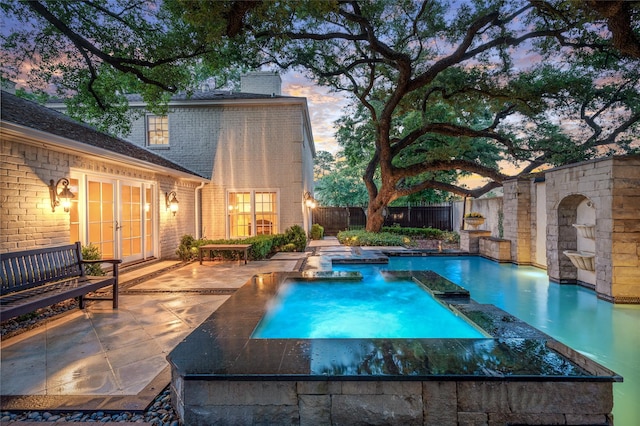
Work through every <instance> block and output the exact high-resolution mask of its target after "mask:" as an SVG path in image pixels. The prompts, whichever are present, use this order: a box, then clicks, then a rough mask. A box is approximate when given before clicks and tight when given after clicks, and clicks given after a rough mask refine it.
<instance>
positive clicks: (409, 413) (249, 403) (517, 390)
mask: <svg viewBox="0 0 640 426" xmlns="http://www.w3.org/2000/svg"><path fill="white" fill-rule="evenodd" d="M173 383H174V384H176V383H180V385H179V387H181V389H180V391H181V392H178V394H177V395H174V396H175V397H177V400H178V404H177V406H178V409H179V411H180V412H181V413H180V414H181V417H182V419H183V420H184V423H185V424H194V425H195V424H217V425H237V424H282V425H346V424H348V425H363V424H368V425H371V424H385V425H438V426H447V425H452V426H453V425H476V424H491V425H507V424H557V425H569V424H570V425H581V424H583V425H586V424H599V425H610V424H613V421H612V418H611V417H610V415H609V414H608V413H610V412H611V409H612V400H613V399H612V398H613V396H612V386H611V383H603V382H582V381H581V382H539V381H513V382H510V381H507V380H500V381H465V380H456V381H361V380H353V381H330V380H328V381H260V380H258V381H233V380H210V381H207V380H193V379H191V380H188V381H182V379H179V380H178V381H176V378H175V377H174V381H173ZM174 391H175V389H174ZM182 392H183V393H182ZM174 394H175V392H174Z"/></svg>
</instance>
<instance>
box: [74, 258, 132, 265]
mask: <svg viewBox="0 0 640 426" xmlns="http://www.w3.org/2000/svg"><path fill="white" fill-rule="evenodd" d="M82 263H111V264H112V265H117V264H118V263H122V259H95V260H86V259H82Z"/></svg>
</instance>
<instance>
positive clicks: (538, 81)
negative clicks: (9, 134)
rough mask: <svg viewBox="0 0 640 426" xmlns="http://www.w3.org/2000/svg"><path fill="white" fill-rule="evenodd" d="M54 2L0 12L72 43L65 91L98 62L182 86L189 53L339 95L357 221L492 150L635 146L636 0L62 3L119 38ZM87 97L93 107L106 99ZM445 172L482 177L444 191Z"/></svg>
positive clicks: (520, 155)
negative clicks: (142, 17) (357, 149)
mask: <svg viewBox="0 0 640 426" xmlns="http://www.w3.org/2000/svg"><path fill="white" fill-rule="evenodd" d="M58 3H63V4H64V3H66V2H55V1H51V2H45V1H29V2H24V3H22V2H20V3H18V2H14V3H12V5H13V7H14V8H13V9H12V10H13V12H14V13H18V12H16V10H17V8H18V7H24V5H25V4H26V5H27V6H28V11H29V13H30V14H31V15H30V16H31V17H33V16H37V17H39V19H41V20H42V21H41V22H44V23H41V24H39V26H37V28H40V29H42V28H47V29H48V31H49V33H48V34H45V33H41V34H40V35H41V37H42V38H36V39H32V40H26V39H20V40H21V41H22V42H24V43H25V44H24V45H25V46H26V45H27V44H28V42H29V41H33V42H38V41H39V42H42V40H49V39H51V37H52V36H53V34H54V33H55V36H56V37H58V39H57V40H59V43H62V45H64V46H70V47H71V48H72V49H75V50H77V51H78V52H79V54H76V56H75V63H74V66H72V67H70V69H74V70H76V73H77V75H80V77H79V78H78V85H79V86H81V85H82V84H86V85H88V86H86V87H89V88H90V89H91V88H93V89H95V88H96V87H97V86H98V83H99V82H100V81H101V80H100V78H101V74H102V73H104V75H107V76H108V75H110V74H114V73H115V74H118V73H125V74H126V75H131V76H133V77H135V79H136V80H137V81H142V82H143V83H145V84H152V85H155V87H160V88H162V89H163V90H168V91H173V90H177V89H178V88H181V87H187V86H188V85H187V84H185V83H184V82H185V75H186V74H188V70H190V69H193V68H192V67H194V66H195V65H196V64H197V65H199V66H203V65H204V66H207V67H209V68H210V69H217V70H219V69H221V68H224V66H227V65H229V66H231V65H233V64H239V63H241V64H245V65H250V66H260V65H268V64H271V65H276V66H278V67H280V68H282V69H290V68H297V69H301V70H303V71H304V72H306V73H307V75H308V76H309V77H310V78H313V79H314V80H315V81H317V82H318V83H319V84H322V85H327V86H330V87H332V88H334V89H335V90H337V91H342V92H345V93H347V94H349V96H351V98H352V100H353V101H354V102H355V103H357V104H358V105H359V106H361V107H362V108H364V110H365V111H366V114H367V120H366V123H364V124H366V125H367V126H371V130H372V131H371V136H370V137H368V138H367V140H364V141H361V145H362V146H363V147H366V151H367V152H368V153H370V156H369V158H368V163H367V167H366V171H365V173H364V177H363V178H364V182H365V185H366V186H367V191H368V196H369V202H368V223H367V229H368V230H370V231H377V230H379V229H380V227H381V226H382V222H383V217H382V212H383V211H384V207H385V206H386V205H388V204H389V203H390V202H392V201H393V200H395V199H397V198H398V197H401V196H405V195H409V194H413V193H417V192H419V191H423V190H425V189H437V190H443V191H450V192H453V193H457V194H462V195H470V196H479V195H481V194H483V193H485V192H486V191H488V190H490V189H492V188H494V187H496V186H499V185H500V184H501V183H502V182H503V181H504V179H506V178H507V177H508V176H507V174H506V172H505V171H504V169H502V170H501V169H500V168H499V167H498V163H497V162H495V161H493V160H491V158H492V156H493V154H492V153H495V152H498V153H499V155H500V159H501V160H503V161H505V162H509V163H511V164H516V165H518V166H519V167H518V169H517V171H516V172H514V173H512V174H511V175H512V176H513V175H515V176H518V175H519V176H521V175H526V174H528V173H530V172H532V171H534V170H536V169H537V168H540V167H545V166H548V165H559V164H565V163H569V162H574V161H579V160H583V159H587V158H593V157H596V156H602V155H609V154H612V153H625V152H632V151H633V150H634V148H636V147H635V145H634V143H636V142H637V141H636V140H635V139H634V133H635V134H636V135H637V132H638V123H639V122H640V102H639V100H640V98H639V83H638V82H639V74H638V73H639V69H640V67H639V66H638V65H639V61H638V55H637V51H636V50H634V48H633V47H634V44H637V41H638V33H639V32H640V28H639V24H638V11H639V10H640V7H639V5H638V2H620V1H618V2H611V3H615V4H617V5H618V8H617V9H616V8H615V7H612V6H615V5H614V4H611V5H609V6H611V7H607V8H603V7H601V5H599V4H598V3H597V2H586V3H583V2H573V1H570V0H552V1H538V0H530V1H523V0H519V1H509V0H495V1H461V2H454V3H453V4H450V3H451V2H448V1H437V0H433V1H412V0H387V1H339V0H336V1H333V2H330V1H314V0H307V1H295V2H287V1H279V2H278V1H268V2H267V1H264V2H263V1H255V2H243V1H219V2H210V1H194V0H165V1H164V2H163V3H162V7H159V8H158V9H157V10H152V11H151V12H152V13H151V12H149V11H147V12H146V13H151V14H152V17H151V19H149V20H147V22H148V23H146V24H144V25H145V26H147V25H150V26H151V25H152V26H153V28H152V29H151V28H146V27H145V28H146V29H145V28H142V24H141V23H140V22H137V21H135V20H126V22H125V20H124V19H122V18H121V17H122V16H125V15H127V14H129V13H130V11H132V10H137V8H138V9H139V8H140V7H143V6H145V7H148V5H149V3H147V2H137V1H134V0H129V1H126V0H111V1H100V2H99V1H97V0H93V1H92V0H84V1H78V2H74V3H77V4H79V5H82V7H83V8H92V9H90V10H93V11H94V13H98V11H100V17H101V19H103V20H105V22H110V23H111V25H112V26H113V28H115V29H118V28H119V25H122V26H123V28H124V30H123V31H120V32H119V34H118V35H119V37H120V38H117V37H115V34H114V33H105V32H104V31H103V32H99V31H98V30H94V31H93V32H92V31H91V28H89V26H88V22H89V21H90V19H89V18H83V17H80V16H77V15H74V14H75V13H76V12H75V11H74V10H71V9H73V8H72V7H69V6H61V5H59V4H58ZM16 5H17V6H16ZM114 5H118V8H117V9H114V7H113V6H114ZM98 6H99V7H98ZM73 22H78V25H71V23H73ZM81 24H82V25H81ZM136 26H140V28H137V27H136ZM147 29H151V30H152V31H154V33H153V36H149V37H147V36H146V33H147ZM138 30H139V31H138ZM134 36H135V37H139V38H138V39H136V40H137V42H136V43H134V42H133V38H134ZM103 37H104V38H106V39H107V40H103V39H102V38H103ZM123 37H124V38H123ZM128 37H132V39H131V40H129V39H128ZM16 40H19V38H17V37H15V38H14V39H13V41H14V42H15V41H16ZM114 40H119V41H117V42H116V41H114ZM621 40H623V41H621ZM147 42H148V43H149V44H148V45H147V44H140V43H147ZM6 46H7V45H6V44H5V47H6ZM9 47H11V46H9ZM13 52H14V53H15V50H14V51H13ZM65 52H67V56H71V55H72V50H66V51H65ZM194 58H197V59H198V62H195V61H194V60H193V59H194ZM48 59H49V60H51V59H53V58H52V56H49V58H48ZM61 61H62V62H63V63H64V61H65V58H62V59H61ZM163 69H168V70H170V71H171V72H170V73H168V77H171V78H170V79H169V81H171V83H169V84H168V83H166V82H164V80H163V79H164V76H163V72H162V71H160V70H163ZM77 70H83V72H84V74H81V73H80V74H78V71H77ZM185 70H187V71H185ZM64 71H65V70H64V69H63V72H64ZM165 72H166V71H165ZM187 77H188V75H187ZM187 79H188V78H187ZM155 80H157V81H155ZM81 87H84V86H81ZM93 92H97V91H96V90H93ZM91 94H92V96H94V97H95V98H96V99H98V101H96V102H100V101H99V99H100V96H104V97H108V96H113V95H112V94H111V93H109V90H108V89H107V90H104V91H103V93H100V92H97V93H91ZM102 106H104V105H102ZM487 153H489V154H491V155H487ZM488 159H489V160H488ZM452 171H455V172H462V173H476V174H478V175H481V176H483V177H485V178H487V184H486V185H484V186H483V187H482V188H477V189H473V190H469V189H467V188H464V187H460V186H458V185H456V184H455V183H452V180H451V179H450V173H451V172H452ZM443 172H444V173H443ZM376 176H379V179H378V180H377V179H376ZM440 177H445V178H444V179H441V178H440Z"/></svg>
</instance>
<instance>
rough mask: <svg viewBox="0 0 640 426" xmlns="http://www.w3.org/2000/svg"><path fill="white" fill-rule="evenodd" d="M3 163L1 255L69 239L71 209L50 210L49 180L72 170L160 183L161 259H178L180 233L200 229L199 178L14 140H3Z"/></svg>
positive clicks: (1, 169) (158, 229) (1, 179)
mask: <svg viewBox="0 0 640 426" xmlns="http://www.w3.org/2000/svg"><path fill="white" fill-rule="evenodd" d="M0 161H1V164H2V167H1V168H0V203H1V205H0V209H1V212H2V220H1V221H0V253H3V252H8V251H17V250H26V249H30V248H36V247H42V246H50V245H60V244H68V243H69V242H70V230H69V229H70V226H69V213H65V212H64V210H63V209H62V207H57V208H56V210H55V212H52V211H51V202H50V196H49V189H48V184H49V180H50V179H53V180H54V181H57V180H58V179H60V178H62V177H67V178H68V177H69V176H70V175H71V172H72V170H73V171H74V172H85V173H89V174H99V175H101V176H109V177H111V178H113V179H137V180H144V181H150V182H155V183H156V189H157V194H156V199H157V207H158V208H157V209H156V211H155V212H154V214H155V215H156V224H157V226H156V228H157V231H158V245H157V250H158V251H157V253H156V256H157V257H161V258H162V257H164V258H167V257H168V258H175V257H176V255H175V250H176V248H177V247H178V244H179V243H180V238H181V236H182V235H184V234H193V233H194V232H195V186H196V184H195V183H194V182H188V181H184V182H183V181H180V180H177V179H174V178H170V177H167V176H166V175H162V176H160V175H158V176H157V175H156V174H155V173H153V172H151V171H148V170H144V169H136V168H133V167H128V166H125V165H122V164H117V163H113V162H107V161H104V160H101V159H96V158H95V157H90V156H81V155H76V154H69V153H63V152H59V151H55V150H51V149H46V148H43V147H38V146H33V145H29V144H25V143H21V142H20V141H15V140H9V139H5V140H3V141H2V151H1V158H0ZM172 190H175V191H176V192H177V194H178V195H177V198H178V200H179V201H180V210H179V212H178V213H177V214H176V216H175V217H173V215H172V214H171V213H170V212H167V211H166V209H165V192H169V191H172Z"/></svg>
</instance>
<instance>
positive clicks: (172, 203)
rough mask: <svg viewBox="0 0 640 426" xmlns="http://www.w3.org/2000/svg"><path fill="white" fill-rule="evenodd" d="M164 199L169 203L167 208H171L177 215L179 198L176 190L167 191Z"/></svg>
mask: <svg viewBox="0 0 640 426" xmlns="http://www.w3.org/2000/svg"><path fill="white" fill-rule="evenodd" d="M164 200H165V203H166V205H167V210H170V211H171V213H173V215H174V216H175V215H176V213H177V212H178V199H177V198H176V191H171V192H165V194H164Z"/></svg>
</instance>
